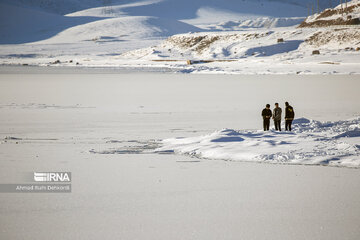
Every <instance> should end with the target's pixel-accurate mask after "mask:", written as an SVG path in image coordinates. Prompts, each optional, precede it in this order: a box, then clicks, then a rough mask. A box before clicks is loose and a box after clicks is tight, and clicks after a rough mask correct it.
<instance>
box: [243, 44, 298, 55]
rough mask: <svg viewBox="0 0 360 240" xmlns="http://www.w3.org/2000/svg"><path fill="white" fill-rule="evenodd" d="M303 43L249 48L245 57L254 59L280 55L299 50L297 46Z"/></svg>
mask: <svg viewBox="0 0 360 240" xmlns="http://www.w3.org/2000/svg"><path fill="white" fill-rule="evenodd" d="M302 42H303V41H301V40H291V41H286V42H282V43H277V44H274V45H269V46H262V47H256V48H249V49H248V50H247V51H246V52H245V55H247V56H255V57H264V56H273V55H276V54H280V53H286V52H291V51H294V50H296V49H298V48H299V45H300V44H301V43H302Z"/></svg>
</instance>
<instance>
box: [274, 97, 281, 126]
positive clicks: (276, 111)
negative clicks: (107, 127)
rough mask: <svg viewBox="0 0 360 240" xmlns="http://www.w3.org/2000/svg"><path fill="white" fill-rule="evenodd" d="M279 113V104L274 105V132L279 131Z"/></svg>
mask: <svg viewBox="0 0 360 240" xmlns="http://www.w3.org/2000/svg"><path fill="white" fill-rule="evenodd" d="M281 113H282V110H281V108H280V107H279V104H278V103H275V108H274V110H273V119H274V125H275V130H276V131H281Z"/></svg>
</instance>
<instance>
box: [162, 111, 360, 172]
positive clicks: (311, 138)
mask: <svg viewBox="0 0 360 240" xmlns="http://www.w3.org/2000/svg"><path fill="white" fill-rule="evenodd" d="M293 127H294V130H293V132H277V131H274V130H271V131H269V132H263V131H253V130H233V129H223V130H220V131H216V132H214V133H212V134H208V135H204V136H199V137H190V138H180V139H179V138H171V139H165V140H162V146H161V147H160V148H158V149H156V150H155V151H156V152H162V151H174V152H175V153H177V154H187V155H191V156H196V157H199V158H205V159H219V160H231V161H252V162H268V163H286V164H304V165H329V166H345V167H360V149H359V146H358V145H356V144H353V143H350V142H347V141H346V138H359V140H360V118H356V119H352V120H347V121H337V122H319V121H315V120H310V119H306V118H300V119H296V120H295V121H294V126H293Z"/></svg>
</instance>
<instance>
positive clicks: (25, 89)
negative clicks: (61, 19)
mask: <svg viewBox="0 0 360 240" xmlns="http://www.w3.org/2000/svg"><path fill="white" fill-rule="evenodd" d="M0 72H1V74H0V92H1V94H0V143H1V144H0V159H1V163H2V167H1V170H0V172H1V174H0V181H1V183H12V182H15V183H16V182H18V181H19V178H20V179H21V177H22V176H23V175H24V174H27V173H29V172H30V173H31V172H34V171H71V172H72V175H73V181H72V185H73V190H72V193H70V194H46V193H43V194H20V193H17V194H10V193H1V198H0V212H1V215H0V216H1V217H0V226H1V227H0V235H1V239H49V238H50V239H99V238H102V239H157V240H159V239H164V240H165V239H166V240H167V239H207V240H209V239H210V240H211V239H234V240H235V239H274V240H275V239H295V240H297V239H299V240H300V239H307V240H308V239H317V240H318V239H324V240H325V239H326V240H329V239H334V240H335V239H336V240H337V239H354V240H356V239H359V236H360V230H359V227H358V223H359V221H360V206H359V200H360V192H359V191H358V189H359V188H360V175H359V169H358V167H359V143H360V141H359V128H360V127H359V124H360V123H359V122H360V121H359V116H360V96H359V94H358V89H359V88H360V82H359V79H358V77H357V76H356V75H338V76H318V75H308V76H296V75H291V76H288V75H246V76H245V75H205V74H201V75H189V74H173V73H167V72H163V73H159V72H157V73H156V72H153V73H149V72H137V73H134V72H131V71H126V70H123V71H119V70H114V69H86V68H78V69H73V68H37V67H20V68H19V67H1V69H0ZM285 101H289V102H290V104H291V105H292V106H293V107H294V109H295V113H296V118H299V119H300V120H297V124H298V125H295V131H294V132H293V133H291V134H289V133H287V134H285V133H282V134H279V133H275V132H269V133H268V134H264V133H263V132H262V131H259V130H260V129H261V127H262V119H261V116H260V113H261V110H262V109H263V108H264V105H265V104H266V103H270V104H271V105H272V107H273V104H274V103H275V102H279V103H280V106H281V107H282V108H283V107H284V106H283V105H284V102H285ZM324 122H327V123H324ZM224 129H227V130H224ZM255 135H256V136H255ZM209 148H213V150H214V151H213V152H209ZM287 149H288V150H289V151H290V152H291V151H292V153H293V156H295V155H296V154H299V153H300V152H304V153H305V152H306V155H303V156H300V157H298V158H296V159H295V158H294V159H295V160H293V159H292V158H291V156H290V155H289V156H287V158H286V156H285V155H283V156H280V155H276V154H274V153H278V152H282V153H284V152H287ZM301 149H304V151H302V150H301ZM215 150H216V151H215ZM229 153H231V154H232V156H233V157H232V158H230V157H228V156H227V155H226V154H229ZM249 153H251V154H253V155H257V156H258V157H256V156H255V159H256V162H244V161H252V160H253V158H247V157H249ZM266 154H267V156H268V157H264V156H265V155H266ZM275 155H276V156H275ZM271 156H273V158H271ZM252 157H253V156H252ZM280 157H283V158H280ZM281 159H283V160H281ZM287 159H288V160H289V161H286V160H287ZM259 162H260V163H259ZM261 162H264V163H261ZM272 162H273V163H277V164H270V163H272ZM278 163H295V164H296V165H289V164H278ZM319 165H321V166H319ZM323 165H325V166H323ZM329 165H331V166H342V167H331V166H329Z"/></svg>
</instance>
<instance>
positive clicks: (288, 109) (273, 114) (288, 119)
mask: <svg viewBox="0 0 360 240" xmlns="http://www.w3.org/2000/svg"><path fill="white" fill-rule="evenodd" d="M281 114H282V109H281V108H280V107H279V103H275V108H274V110H273V111H271V109H270V104H266V108H264V109H263V110H262V113H261V115H262V117H263V119H264V131H269V128H270V119H271V118H272V119H273V120H274V125H275V130H276V131H281ZM294 117H295V112H294V108H293V107H292V106H290V105H289V103H288V102H285V130H286V131H291V124H292V121H293V120H294Z"/></svg>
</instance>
